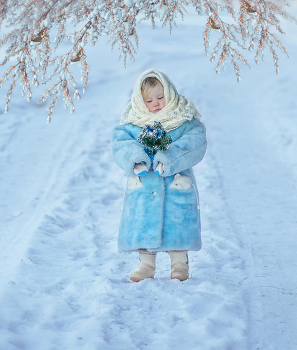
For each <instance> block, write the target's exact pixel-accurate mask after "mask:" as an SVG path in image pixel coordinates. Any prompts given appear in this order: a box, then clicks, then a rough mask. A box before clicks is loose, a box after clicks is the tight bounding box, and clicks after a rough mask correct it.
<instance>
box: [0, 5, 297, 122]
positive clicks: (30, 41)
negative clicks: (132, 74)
mask: <svg viewBox="0 0 297 350" xmlns="http://www.w3.org/2000/svg"><path fill="white" fill-rule="evenodd" d="M222 1H223V2H222V3H217V2H216V1H213V0H154V1H152V0H83V1H82V0H50V1H48V0H18V1H12V0H2V1H1V2H0V28H1V26H2V25H3V24H4V25H5V26H6V27H8V28H14V29H12V30H11V31H10V32H9V33H8V34H5V35H3V36H2V38H1V39H0V47H3V46H4V45H8V48H7V50H6V55H5V57H4V59H3V60H2V62H1V65H7V64H8V62H9V61H11V62H14V64H12V65H11V66H10V67H9V68H8V69H7V71H6V73H5V74H4V75H3V76H2V78H1V79H0V87H2V86H3V85H4V84H5V83H6V82H7V81H8V80H11V83H10V87H9V89H8V91H7V94H6V99H7V101H6V106H5V112H8V110H9V104H10V100H11V96H12V91H13V89H14V87H15V86H16V81H17V80H19V81H20V83H21V85H22V92H21V93H22V96H23V97H24V96H27V100H28V101H30V100H31V98H32V85H35V86H37V87H38V86H39V85H40V84H46V83H48V82H49V81H52V79H53V78H56V81H57V82H56V83H55V84H52V85H51V86H50V87H49V88H48V89H47V90H46V92H45V93H44V94H43V95H42V96H41V98H40V100H39V102H38V104H40V103H42V102H45V101H46V100H47V99H48V98H49V97H51V98H52V102H51V104H50V106H49V108H48V112H49V113H48V122H50V121H51V116H52V114H53V111H54V108H55V105H56V103H57V101H58V99H59V98H60V96H61V97H62V98H63V99H64V101H65V102H64V107H65V109H68V108H69V109H70V112H71V113H73V112H74V110H75V106H74V102H73V99H80V97H81V96H80V94H79V89H78V88H77V83H76V82H75V79H74V76H73V74H72V73H71V71H70V65H71V64H73V63H76V62H79V64H80V66H81V74H82V78H81V80H82V82H83V92H85V91H86V89H87V86H88V81H89V78H88V77H89V65H88V63H87V62H88V61H87V51H86V48H85V46H86V44H89V45H90V46H93V45H95V44H96V42H97V41H98V38H99V37H100V36H102V35H106V36H107V37H109V43H110V44H111V47H112V49H113V48H114V47H115V46H117V47H118V49H119V51H120V58H122V59H123V62H124V65H126V60H127V57H130V59H132V60H133V59H134V55H135V54H136V52H137V49H138V44H139V38H138V35H137V30H136V27H137V24H139V23H140V22H142V21H144V20H150V21H151V22H152V26H153V27H154V26H155V21H156V19H158V20H159V21H161V24H162V25H163V27H165V26H169V28H170V31H171V30H172V28H173V26H176V17H177V15H180V16H181V17H182V18H183V16H184V14H185V13H186V12H187V7H189V6H193V7H194V8H195V10H196V11H197V15H203V16H204V17H205V30H204V32H203V37H204V46H205V52H206V54H207V55H209V54H210V52H209V51H210V44H211V34H212V33H215V35H216V36H218V39H217V40H216V41H217V42H216V44H215V46H214V49H213V50H212V53H211V58H210V60H211V61H212V62H213V61H217V64H216V72H217V73H220V71H221V70H223V71H224V70H225V68H226V62H227V61H228V60H229V61H230V62H231V64H232V65H233V67H234V70H235V75H236V76H237V80H238V81H240V69H239V67H238V61H240V62H241V63H243V64H245V65H247V66H249V63H248V62H247V60H246V58H245V57H244V55H243V52H244V51H245V50H249V51H254V52H255V62H256V63H259V61H260V60H264V50H265V48H266V47H269V51H270V52H271V54H272V56H273V60H274V65H275V68H276V72H277V73H278V72H279V66H278V56H277V53H276V48H278V49H280V51H281V52H283V53H285V54H286V55H288V53H287V52H286V49H285V47H284V45H283V44H282V42H281V40H280V39H279V37H278V33H280V34H283V31H282V29H281V27H280V21H279V18H280V17H283V18H285V19H287V20H289V21H294V22H295V23H297V20H296V18H295V17H293V16H291V15H290V14H288V13H287V12H286V11H284V10H283V9H282V7H280V6H278V5H276V4H275V3H274V2H272V1H267V0H239V3H235V4H234V3H233V2H232V0H222ZM284 4H285V5H287V6H289V5H290V3H289V0H284ZM223 11H226V12H227V13H228V14H229V15H228V17H226V16H224V19H225V18H229V19H230V20H231V23H227V22H226V21H224V20H223V19H222V17H221V16H220V15H221V13H222V12H223ZM78 24H79V26H80V29H79V30H76V31H75V30H74V31H73V32H70V30H69V29H67V26H68V27H69V25H70V26H71V27H74V28H75V27H76V26H77V25H78ZM53 33H55V37H54V39H53V41H51V40H50V34H51V37H52V35H53ZM63 40H68V41H70V42H71V44H72V45H71V47H70V49H69V50H68V52H66V53H65V54H63V55H56V51H57V49H58V48H59V46H60V45H61V43H62V41H63ZM249 67H250V66H249ZM71 90H72V91H71Z"/></svg>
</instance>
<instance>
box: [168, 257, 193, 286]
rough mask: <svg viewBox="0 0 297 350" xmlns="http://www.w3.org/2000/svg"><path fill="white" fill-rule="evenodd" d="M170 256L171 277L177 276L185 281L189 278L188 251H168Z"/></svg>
mask: <svg viewBox="0 0 297 350" xmlns="http://www.w3.org/2000/svg"><path fill="white" fill-rule="evenodd" d="M168 254H169V255H170V258H171V279H174V278H177V279H179V280H180V281H185V280H186V279H188V278H189V261H188V252H187V251H185V250H179V251H178V250H177V251H171V252H168Z"/></svg>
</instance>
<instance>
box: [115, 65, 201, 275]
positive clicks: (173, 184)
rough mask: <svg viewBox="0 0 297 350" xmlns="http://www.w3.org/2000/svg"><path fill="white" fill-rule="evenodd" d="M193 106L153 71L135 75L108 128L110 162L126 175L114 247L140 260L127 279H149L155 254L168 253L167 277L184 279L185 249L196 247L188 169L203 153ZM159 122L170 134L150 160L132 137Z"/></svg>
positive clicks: (194, 199) (195, 206) (195, 209)
mask: <svg viewBox="0 0 297 350" xmlns="http://www.w3.org/2000/svg"><path fill="white" fill-rule="evenodd" d="M200 118H201V116H200V114H199V113H198V111H197V110H196V108H195V106H194V104H193V103H192V102H191V101H190V100H189V99H188V98H186V97H184V96H182V95H180V94H178V92H177V91H176V88H175V86H174V85H173V84H172V82H171V81H170V80H169V78H168V77H167V76H166V75H165V74H164V73H161V72H159V71H158V70H156V69H149V70H147V71H145V72H144V73H143V74H141V76H140V77H139V78H138V79H137V81H136V83H135V85H134V89H133V93H132V98H131V102H130V103H129V104H128V106H127V107H126V109H125V110H124V112H123V115H122V117H121V121H120V125H119V126H117V127H116V128H115V129H114V130H113V134H112V151H113V157H114V161H115V162H116V163H117V165H118V166H119V167H121V168H122V169H123V170H125V171H126V172H127V174H128V175H129V177H128V182H127V188H126V192H125V197H124V204H123V212H122V217H121V223H120V229H119V236H118V246H119V250H120V251H125V252H131V251H135V250H136V251H139V260H140V263H139V264H138V267H137V269H136V270H135V271H133V272H132V274H131V276H130V279H131V280H132V281H135V282H138V281H141V280H143V279H145V278H153V277H154V274H155V259H156V253H157V252H160V251H165V252H168V253H169V255H170V257H171V271H172V272H171V278H177V279H179V280H181V281H184V280H186V279H187V278H188V277H189V265H188V254H187V253H188V251H189V250H194V251H198V250H200V248H201V237H200V230H201V229H200V210H199V199H198V191H197V188H196V182H195V177H194V174H193V170H192V167H193V166H194V165H196V164H197V163H198V162H200V161H201V160H202V158H203V156H204V154H205V151H206V138H205V126H204V125H203V124H202V123H201V121H200ZM155 121H156V122H159V123H161V125H162V127H163V128H164V130H165V131H166V132H167V133H168V135H170V136H171V138H172V143H171V144H170V145H169V149H167V150H165V151H158V152H157V153H156V154H155V155H154V157H153V160H152V161H151V158H150V157H149V156H148V154H147V153H146V152H145V149H144V146H143V145H142V144H141V143H139V142H138V141H137V137H138V136H139V134H140V133H141V131H142V128H144V127H146V126H148V125H150V126H153V125H154V122H155Z"/></svg>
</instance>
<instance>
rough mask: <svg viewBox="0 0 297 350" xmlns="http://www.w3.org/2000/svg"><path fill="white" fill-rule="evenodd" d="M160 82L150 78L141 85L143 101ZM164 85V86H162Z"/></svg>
mask: <svg viewBox="0 0 297 350" xmlns="http://www.w3.org/2000/svg"><path fill="white" fill-rule="evenodd" d="M158 83H160V84H161V82H160V80H158V79H157V78H154V77H148V78H145V79H144V81H143V82H142V85H141V94H142V97H143V99H145V98H147V95H148V93H149V92H150V91H151V90H152V89H153V88H154V87H155V86H156V85H157V84H158ZM161 85H162V84H161Z"/></svg>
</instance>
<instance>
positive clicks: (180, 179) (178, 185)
mask: <svg viewBox="0 0 297 350" xmlns="http://www.w3.org/2000/svg"><path fill="white" fill-rule="evenodd" d="M169 187H170V188H174V189H176V190H183V191H187V190H189V189H190V188H191V187H192V179H191V178H190V177H188V176H183V175H180V174H176V175H175V176H174V179H173V181H172V183H171V185H170V186H169Z"/></svg>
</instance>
